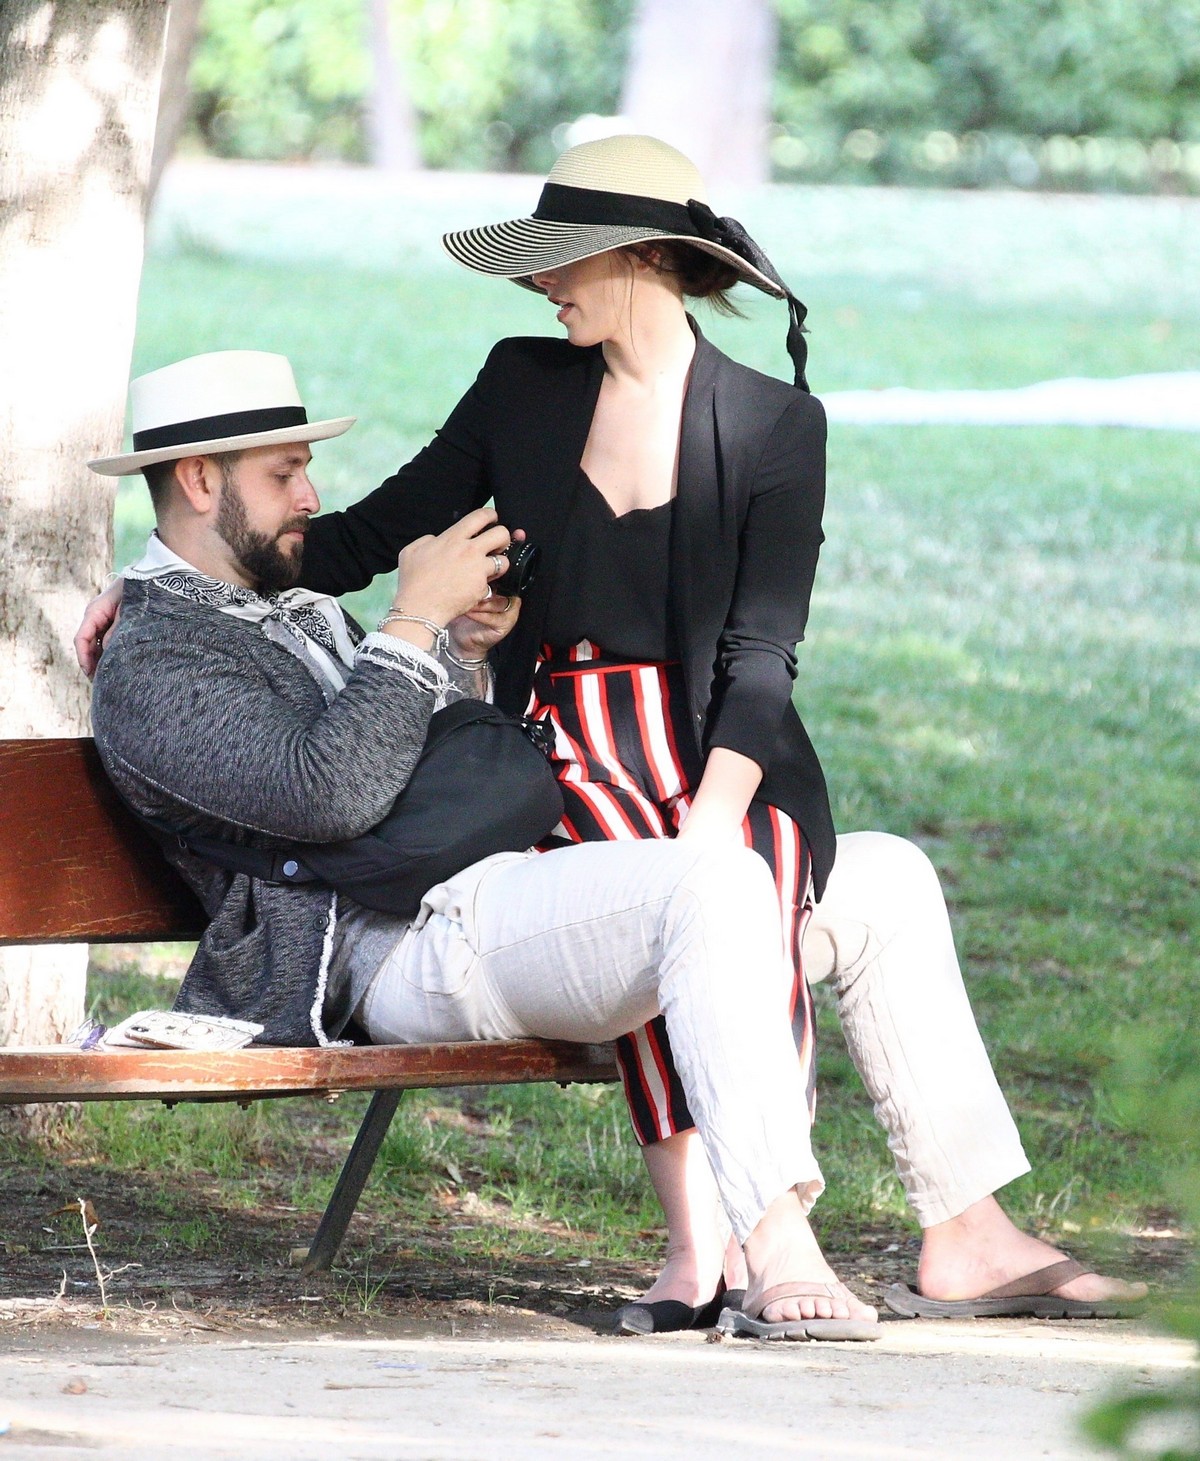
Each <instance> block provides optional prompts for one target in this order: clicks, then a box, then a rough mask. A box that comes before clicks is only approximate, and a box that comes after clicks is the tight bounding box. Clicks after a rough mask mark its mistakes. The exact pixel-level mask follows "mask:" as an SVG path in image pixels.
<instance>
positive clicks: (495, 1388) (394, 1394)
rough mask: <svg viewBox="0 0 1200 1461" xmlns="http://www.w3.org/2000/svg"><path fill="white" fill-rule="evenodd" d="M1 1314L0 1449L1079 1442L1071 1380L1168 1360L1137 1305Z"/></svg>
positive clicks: (1079, 1402) (303, 1460)
mask: <svg viewBox="0 0 1200 1461" xmlns="http://www.w3.org/2000/svg"><path fill="white" fill-rule="evenodd" d="M80 1317H82V1316H80ZM2 1332H3V1352H2V1353H0V1396H2V1397H3V1399H2V1400H0V1457H2V1458H6V1461H7V1458H12V1461H17V1458H20V1461H44V1458H45V1457H46V1456H47V1455H51V1454H52V1455H54V1456H56V1457H59V1456H60V1457H63V1458H64V1461H67V1458H75V1457H78V1458H88V1457H92V1456H95V1455H102V1456H112V1457H114V1458H120V1461H163V1458H170V1461H176V1458H178V1461H191V1458H197V1461H200V1458H210V1457H212V1458H218V1457H225V1456H231V1457H237V1458H245V1461H310V1458H311V1461H318V1458H320V1461H325V1458H327V1457H329V1456H330V1455H336V1456H338V1457H339V1458H343V1461H395V1458H403V1461H410V1458H411V1461H484V1458H487V1461H491V1458H497V1461H508V1458H512V1461H518V1458H521V1461H524V1458H526V1457H533V1458H542V1457H544V1458H553V1461H560V1458H565V1461H602V1458H603V1461H606V1458H610V1457H612V1458H617V1457H647V1458H656V1461H684V1458H689V1461H707V1458H713V1461H716V1458H722V1461H724V1458H727V1457H730V1456H739V1455H746V1456H754V1457H761V1458H773V1457H812V1458H820V1461H824V1458H830V1461H926V1458H941V1457H946V1458H951V1457H953V1458H955V1461H957V1458H980V1461H1025V1458H1030V1457H1049V1458H1054V1461H1084V1458H1086V1457H1089V1456H1091V1457H1095V1456H1096V1453H1095V1452H1093V1451H1091V1450H1089V1448H1088V1447H1087V1445H1086V1444H1085V1443H1084V1442H1083V1441H1082V1440H1081V1438H1080V1434H1079V1428H1078V1427H1079V1416H1080V1414H1081V1413H1082V1411H1083V1410H1084V1409H1086V1407H1087V1405H1088V1403H1089V1401H1090V1400H1091V1399H1092V1398H1093V1397H1098V1396H1100V1395H1101V1394H1103V1393H1104V1392H1105V1391H1106V1390H1107V1389H1109V1388H1110V1387H1111V1386H1112V1385H1113V1384H1114V1383H1120V1384H1122V1385H1123V1386H1125V1387H1127V1386H1129V1385H1131V1384H1132V1385H1134V1386H1153V1387H1157V1386H1159V1385H1161V1384H1164V1383H1170V1382H1171V1381H1172V1380H1173V1379H1177V1378H1178V1377H1179V1376H1180V1374H1181V1373H1182V1372H1183V1371H1184V1369H1185V1367H1186V1366H1188V1365H1189V1364H1190V1363H1191V1362H1192V1357H1191V1351H1190V1348H1189V1347H1188V1346H1185V1345H1183V1344H1182V1343H1180V1342H1178V1341H1169V1340H1165V1339H1162V1338H1160V1337H1158V1336H1156V1335H1155V1334H1153V1332H1152V1331H1150V1330H1149V1328H1148V1327H1147V1326H1146V1325H1144V1324H1142V1323H1140V1322H1138V1323H1128V1322H1126V1323H1113V1322H1110V1323H1107V1324H1104V1323H1098V1322H1091V1323H1075V1324H1065V1323H1060V1324H1040V1325H1039V1324H1027V1323H1018V1322H1015V1321H1010V1322H1009V1323H1007V1324H1003V1323H986V1324H985V1323H974V1324H947V1323H937V1324H928V1323H925V1322H906V1321H902V1320H897V1321H895V1322H892V1323H889V1324H887V1325H886V1327H885V1332H884V1337H883V1338H882V1339H881V1340H880V1341H879V1342H878V1343H876V1344H870V1345H835V1344H825V1345H818V1344H804V1345H769V1346H768V1345H758V1344H754V1343H753V1342H744V1341H732V1340H723V1341H720V1342H718V1343H713V1342H707V1341H706V1340H705V1338H704V1337H703V1336H701V1335H692V1334H686V1335H664V1336H660V1337H656V1338H653V1339H647V1340H637V1339H618V1338H615V1337H603V1338H601V1337H597V1336H596V1335H595V1334H594V1333H592V1332H590V1330H589V1328H588V1327H587V1326H584V1325H580V1324H579V1323H578V1322H575V1321H573V1320H565V1319H553V1318H547V1317H546V1316H545V1315H544V1314H540V1313H537V1312H534V1311H530V1310H512V1309H507V1308H506V1309H500V1308H498V1307H497V1308H492V1309H488V1307H487V1306H486V1305H482V1304H479V1303H478V1302H476V1301H465V1300H460V1301H455V1302H453V1303H451V1304H442V1305H440V1306H438V1305H432V1304H431V1305H427V1306H424V1307H422V1308H420V1309H418V1308H413V1309H410V1310H409V1311H408V1314H407V1317H405V1318H403V1319H399V1318H393V1319H375V1320H371V1319H368V1320H366V1321H364V1322H362V1323H358V1324H349V1323H345V1322H343V1323H339V1324H330V1323H329V1322H328V1321H325V1322H320V1323H311V1322H310V1323H308V1324H306V1325H303V1326H301V1325H297V1324H295V1323H291V1322H288V1323H276V1324H273V1325H266V1324H262V1323H260V1324H259V1325H258V1326H256V1327H254V1328H253V1329H250V1330H247V1329H244V1328H243V1329H241V1330H240V1331H228V1332H224V1333H218V1332H214V1330H213V1328H212V1327H211V1326H210V1324H209V1321H207V1320H204V1319H202V1317H201V1316H199V1315H198V1314H196V1313H195V1311H189V1310H187V1309H184V1310H182V1311H181V1312H178V1311H177V1312H172V1313H170V1314H168V1313H167V1312H160V1313H159V1314H158V1315H157V1316H147V1317H146V1318H144V1319H143V1320H141V1321H140V1322H139V1324H138V1325H137V1332H130V1327H129V1325H128V1324H126V1325H125V1326H124V1327H123V1328H118V1327H114V1326H112V1325H109V1324H108V1323H104V1322H102V1321H100V1320H99V1318H98V1316H96V1315H95V1313H94V1312H93V1315H92V1317H91V1318H90V1319H86V1320H84V1321H83V1324H82V1327H78V1326H76V1327H70V1328H68V1327H64V1326H63V1325H62V1324H61V1323H59V1322H53V1321H52V1322H49V1323H47V1322H45V1319H44V1318H43V1317H36V1316H35V1315H34V1314H33V1313H28V1314H27V1315H26V1316H25V1317H24V1318H17V1319H16V1320H15V1322H14V1321H13V1320H9V1321H8V1322H7V1323H6V1324H5V1326H4V1330H3V1331H2ZM1181 1454H1189V1455H1190V1454H1194V1452H1193V1451H1188V1452H1186V1453H1181Z"/></svg>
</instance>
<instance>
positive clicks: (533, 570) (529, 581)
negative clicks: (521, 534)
mask: <svg viewBox="0 0 1200 1461" xmlns="http://www.w3.org/2000/svg"><path fill="white" fill-rule="evenodd" d="M504 556H505V557H506V558H507V559H508V569H507V571H506V572H504V573H502V574H501V575H500V577H499V578H493V579H492V581H491V584H490V585H489V587H490V588H491V590H492V592H493V593H494V594H503V595H504V596H505V598H512V597H514V596H515V595H522V594H526V593H528V592H529V590H530V588H532V586H533V580H534V579H535V578H536V577H537V570H538V560H539V559H540V558H541V556H542V550H541V549H540V548H539V547H538V546H537V545H536V544H534V543H531V542H529V541H528V539H526V540H525V541H524V542H521V543H517V542H512V543H510V544H509V545H508V549H507V550H506V552H505V555H504Z"/></svg>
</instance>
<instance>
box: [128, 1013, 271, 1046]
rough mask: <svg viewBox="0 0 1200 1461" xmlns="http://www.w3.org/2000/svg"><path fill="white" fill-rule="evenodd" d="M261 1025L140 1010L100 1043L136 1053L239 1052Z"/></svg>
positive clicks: (219, 1018)
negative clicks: (149, 1051)
mask: <svg viewBox="0 0 1200 1461" xmlns="http://www.w3.org/2000/svg"><path fill="white" fill-rule="evenodd" d="M262 1031H263V1026H262V1025H256V1024H254V1023H253V1022H252V1021H251V1020H231V1019H228V1018H226V1017H225V1016H224V1015H186V1014H179V1013H177V1012H175V1011H173V1010H139V1011H138V1013H137V1014H136V1015H130V1016H129V1018H128V1019H127V1020H122V1021H121V1023H120V1024H119V1025H114V1026H113V1028H112V1029H111V1030H108V1031H107V1032H106V1033H105V1035H104V1038H103V1040H102V1041H101V1042H100V1043H101V1044H102V1045H103V1046H104V1047H105V1048H106V1049H108V1048H111V1047H113V1046H116V1047H119V1048H125V1049H135V1050H147V1049H153V1050H239V1049H241V1047H242V1046H243V1045H249V1044H250V1042H251V1040H253V1039H254V1037H255V1035H261V1034H262Z"/></svg>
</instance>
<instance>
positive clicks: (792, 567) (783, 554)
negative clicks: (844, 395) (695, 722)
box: [697, 395, 825, 821]
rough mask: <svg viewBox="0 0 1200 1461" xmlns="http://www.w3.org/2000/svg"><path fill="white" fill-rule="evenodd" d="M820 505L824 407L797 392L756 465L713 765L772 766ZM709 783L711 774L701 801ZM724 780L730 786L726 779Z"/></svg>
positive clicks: (712, 740)
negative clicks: (732, 756) (732, 757)
mask: <svg viewBox="0 0 1200 1461" xmlns="http://www.w3.org/2000/svg"><path fill="white" fill-rule="evenodd" d="M824 505H825V413H824V411H823V410H822V408H821V404H820V402H819V401H816V400H815V399H814V398H813V397H811V396H802V395H798V396H797V397H796V399H795V401H794V403H793V404H792V405H791V406H789V408H788V409H787V410H786V411H785V412H784V413H783V415H782V416H781V417H780V419H779V421H778V422H777V423H776V426H775V429H774V430H773V431H772V432H771V435H770V437H769V439H768V440H767V442H766V443H765V445H764V449H763V452H762V455H761V457H760V459H759V463H758V467H757V470H756V472H755V478H754V484H753V488H752V492H751V499H750V505H749V508H748V510H747V514H746V519H745V523H744V525H743V528H742V532H741V536H740V540H739V551H738V572H737V580H736V584H735V587H734V593H733V599H732V602H731V604H730V609H729V613H728V615H727V617H726V621H725V627H724V629H723V631H722V633H721V637H720V640H719V642H718V648H717V663H716V675H715V680H714V686H713V698H712V705H711V709H710V712H709V716H708V725H707V731H706V739H705V749H706V751H707V752H708V753H709V761H710V763H711V761H712V756H713V753H714V752H715V751H716V750H717V749H724V750H726V751H728V752H731V753H732V752H736V753H737V754H738V756H739V757H741V758H742V759H745V760H749V761H751V762H753V763H755V765H757V766H758V767H759V768H760V770H761V771H765V770H766V769H767V767H768V765H769V764H770V758H771V753H772V750H773V749H774V746H775V741H776V737H777V736H778V733H779V726H780V722H781V720H782V718H783V715H784V713H785V711H786V709H787V706H788V704H789V702H790V700H791V694H792V686H793V682H794V680H795V677H796V654H795V646H796V644H797V643H798V642H799V641H800V640H802V639H803V637H804V628H805V624H806V623H807V620H808V606H809V600H810V598H811V595H812V586H813V580H814V578H815V575H816V568H817V558H818V555H819V553H820V549H821V543H822V541H823V534H822V532H821V514H822V511H823V509H824ZM707 780H708V775H707V772H706V774H705V778H704V780H703V781H702V782H701V785H700V788H699V790H698V792H697V801H699V799H700V795H701V793H702V792H705V791H706V788H705V782H706V781H707ZM721 784H722V786H724V785H726V784H727V783H726V777H725V776H722V780H721ZM756 789H757V787H755V788H754V790H756ZM754 790H751V792H750V796H748V797H747V799H746V807H748V806H749V802H750V797H752V796H753V794H754ZM706 800H707V798H706ZM722 801H723V803H726V802H727V798H724V797H723V798H722ZM730 805H731V803H730ZM744 814H745V807H743V808H742V815H744ZM738 820H739V821H740V818H739V819H738Z"/></svg>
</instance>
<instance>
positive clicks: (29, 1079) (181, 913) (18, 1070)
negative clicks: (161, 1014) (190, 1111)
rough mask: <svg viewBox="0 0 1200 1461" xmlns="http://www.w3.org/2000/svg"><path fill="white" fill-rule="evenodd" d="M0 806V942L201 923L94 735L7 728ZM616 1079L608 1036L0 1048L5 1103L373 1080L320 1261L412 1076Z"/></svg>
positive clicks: (288, 1091) (135, 936) (329, 1213)
mask: <svg viewBox="0 0 1200 1461" xmlns="http://www.w3.org/2000/svg"><path fill="white" fill-rule="evenodd" d="M0 808H3V813H2V821H0V827H2V829H3V830H2V831H0V945H7V944H39V943H117V942H119V943H138V942H147V941H149V940H158V939H173V940H177V939H195V938H198V937H199V936H200V933H201V932H202V930H203V928H204V923H205V918H204V913H203V911H202V909H201V908H200V905H199V904H198V903H197V901H196V899H195V898H194V896H193V895H192V893H191V891H190V889H188V887H187V886H186V885H185V884H184V883H183V881H182V880H181V879H180V878H179V877H178V876H177V875H176V874H175V872H174V870H173V869H172V868H171V867H170V866H169V865H168V864H167V862H166V861H165V859H164V858H163V855H162V852H161V851H160V849H159V848H158V846H157V845H156V844H155V843H154V842H153V840H152V839H151V838H150V837H149V836H148V835H147V834H146V833H145V832H144V831H143V829H142V828H141V826H140V825H139V824H138V822H137V821H136V819H135V818H134V817H133V816H132V815H131V814H130V812H129V811H128V810H127V809H126V808H125V806H124V805H123V804H122V802H121V801H120V800H119V798H118V797H117V795H116V793H115V792H114V791H113V789H112V787H111V786H110V784H109V782H108V779H107V777H106V776H105V774H104V771H103V768H102V767H101V765H100V759H99V757H98V755H97V754H96V749H95V746H94V744H93V743H92V741H90V740H87V739H79V740H13V741H0ZM615 1079H616V1068H615V1065H614V1061H613V1055H612V1048H611V1046H608V1045H571V1044H566V1043H563V1042H557V1041H544V1040H509V1041H497V1042H495V1043H490V1042H489V1043H482V1042H475V1043H467V1044H456V1045H371V1046H355V1047H352V1048H345V1047H339V1048H337V1049H332V1050H330V1049H277V1048H266V1047H261V1046H260V1047H250V1048H247V1049H244V1050H233V1051H227V1052H222V1053H212V1052H209V1053H204V1052H198V1051H186V1052H184V1051H169V1050H163V1051H157V1050H156V1051H150V1050H147V1051H137V1050H129V1051H125V1050H121V1051H118V1050H108V1051H101V1050H93V1051H84V1050H78V1049H75V1048H73V1047H70V1046H48V1047H45V1048H39V1049H19V1048H15V1047H12V1046H7V1047H0V1105H24V1104H27V1103H34V1102H42V1101H130V1100H147V1099H153V1100H161V1101H165V1102H166V1103H167V1104H168V1105H173V1104H174V1103H175V1102H177V1101H238V1102H240V1103H243V1104H245V1103H247V1102H249V1101H252V1100H260V1099H265V1098H268V1097H278V1096H302V1095H314V1094H317V1095H320V1094H329V1093H332V1092H341V1091H373V1092H374V1093H375V1094H374V1097H373V1098H372V1100H371V1103H370V1106H369V1107H368V1110H367V1113H366V1116H365V1117H364V1118H363V1123H362V1125H361V1127H360V1128H359V1131H358V1135H357V1136H356V1138H355V1141H354V1145H353V1147H352V1148H351V1151H350V1154H349V1156H348V1157H347V1158H346V1162H345V1165H344V1166H343V1168H342V1172H341V1175H340V1176H339V1178H338V1180H337V1183H336V1185H335V1187H334V1190H333V1195H332V1196H331V1198H330V1200H329V1205H328V1207H327V1208H326V1209H325V1214H324V1216H323V1217H322V1219H321V1222H320V1225H319V1227H318V1229H317V1233H316V1236H315V1238H314V1239H313V1243H312V1246H311V1248H310V1249H309V1256H308V1262H307V1264H306V1267H307V1268H308V1269H309V1270H310V1271H316V1270H324V1269H328V1268H329V1266H330V1264H331V1263H332V1262H333V1260H334V1258H335V1257H336V1255H337V1251H338V1248H339V1247H340V1246H341V1242H342V1238H343V1237H344V1235H345V1232H346V1228H347V1226H348V1225H349V1222H350V1219H351V1217H352V1216H353V1215H354V1209H355V1207H356V1206H357V1203H358V1199H359V1196H360V1195H361V1193H362V1189H363V1187H364V1185H365V1184H366V1181H367V1178H368V1177H369V1175H370V1173H371V1168H372V1167H373V1166H374V1164H375V1158H376V1156H377V1155H378V1153H379V1148H380V1145H381V1144H382V1142H383V1138H384V1136H385V1135H386V1134H387V1129H388V1126H389V1125H390V1123H391V1119H392V1116H393V1115H394V1113H395V1110H396V1107H397V1106H398V1104H399V1102H400V1097H401V1095H402V1094H403V1093H404V1091H406V1090H411V1089H414V1088H418V1089H419V1088H430V1087H436V1086H474V1085H512V1084H519V1083H522V1082H527V1081H557V1082H559V1083H560V1084H567V1083H568V1082H571V1081H612V1080H615Z"/></svg>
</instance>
